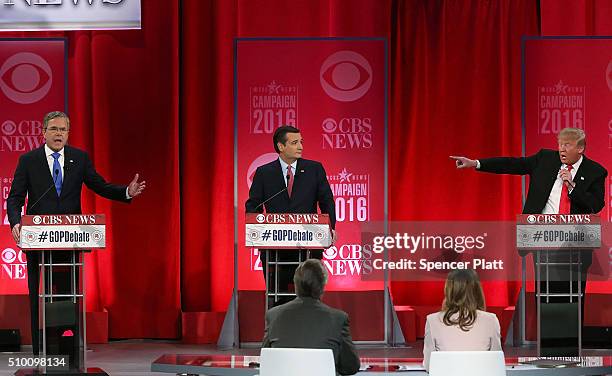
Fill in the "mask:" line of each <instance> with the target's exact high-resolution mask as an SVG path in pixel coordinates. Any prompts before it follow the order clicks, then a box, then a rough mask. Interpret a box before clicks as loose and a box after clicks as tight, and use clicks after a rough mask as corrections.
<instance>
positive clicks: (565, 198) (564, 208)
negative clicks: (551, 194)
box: [559, 165, 574, 214]
mask: <svg viewBox="0 0 612 376" xmlns="http://www.w3.org/2000/svg"><path fill="white" fill-rule="evenodd" d="M573 168H574V166H572V165H567V170H568V171H569V172H572V169H573ZM570 208H571V203H570V198H569V192H568V190H567V186H566V185H565V182H564V183H563V185H562V186H561V201H559V214H570Z"/></svg>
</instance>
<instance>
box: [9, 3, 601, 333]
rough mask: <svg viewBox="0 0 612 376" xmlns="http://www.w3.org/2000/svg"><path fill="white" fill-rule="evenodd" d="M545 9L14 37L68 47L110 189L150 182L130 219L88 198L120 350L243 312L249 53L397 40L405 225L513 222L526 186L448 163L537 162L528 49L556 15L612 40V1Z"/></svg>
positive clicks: (274, 19)
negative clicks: (236, 96)
mask: <svg viewBox="0 0 612 376" xmlns="http://www.w3.org/2000/svg"><path fill="white" fill-rule="evenodd" d="M568 3H572V4H574V3H580V4H579V5H575V6H576V7H578V8H580V9H581V10H582V11H583V14H584V15H585V17H584V18H583V20H584V25H582V24H581V25H579V26H577V28H578V29H564V27H565V26H563V27H560V26H559V25H566V22H565V21H564V20H565V18H566V17H569V15H575V14H577V13H575V12H574V13H572V12H569V13H568V11H566V10H564V9H563V8H564V6H565V5H563V4H568ZM538 4H539V3H538V2H537V1H536V0H512V1H511V0H499V1H477V0H473V1H463V0H461V1H459V0H455V1H450V0H449V1H426V0H411V1H399V0H293V1H286V0H233V1H221V0H219V1H199V0H183V1H142V7H143V29H142V30H140V31H135V30H134V31H99V32H67V33H51V34H50V33H19V34H15V33H0V37H8V36H16V35H17V36H48V35H54V36H57V35H64V36H66V37H67V38H68V39H69V45H70V53H69V76H70V82H69V103H70V115H71V117H72V124H73V127H72V132H71V136H70V137H71V140H70V142H71V143H72V144H73V145H75V146H79V147H83V148H85V149H86V150H88V151H89V152H90V153H91V155H92V158H93V160H94V163H95V165H96V167H97V169H98V170H99V171H100V172H101V173H102V174H104V175H105V176H106V177H107V178H108V179H109V180H112V181H115V182H124V183H127V182H128V181H129V180H130V179H131V178H132V177H133V174H134V173H136V172H139V173H140V174H141V176H142V177H143V178H144V179H146V180H147V190H146V191H145V193H144V194H143V195H142V197H139V198H137V199H135V200H134V201H133V203H132V204H130V205H123V204H116V203H111V202H108V201H106V200H104V199H100V198H97V197H95V196H93V195H92V194H90V193H89V194H87V195H86V199H85V200H86V205H85V208H86V210H88V211H92V212H103V213H106V214H107V215H108V217H109V219H110V221H111V226H109V227H111V228H112V233H111V234H110V247H109V249H107V250H106V251H103V252H99V253H98V254H97V255H93V256H91V257H90V260H88V261H89V265H88V267H89V274H88V275H89V277H88V294H89V299H88V307H89V308H90V309H92V308H93V309H95V310H102V309H108V311H109V314H110V321H109V326H110V337H111V338H176V337H178V336H179V333H180V330H179V313H180V311H224V310H225V309H226V308H227V304H228V302H229V298H230V296H231V289H232V285H233V242H234V240H233V226H234V217H233V213H234V205H235V203H234V198H233V170H234V166H233V140H234V134H233V121H234V118H233V111H234V109H233V86H234V82H233V64H234V61H233V38H235V37H296V36H299V37H327V36H330V37H338V36H377V37H381V36H382V37H386V38H388V41H389V65H390V66H389V72H390V74H389V84H390V86H389V87H390V93H389V94H390V103H389V169H390V172H391V173H390V175H389V176H390V177H391V178H390V181H389V213H390V219H391V220H451V219H454V220H497V219H512V218H514V215H515V214H516V213H517V212H518V211H519V210H520V188H521V186H520V178H515V177H501V176H489V175H485V174H477V173H473V172H462V173H460V172H458V171H457V170H455V168H454V164H453V163H452V162H451V161H450V160H449V159H448V155H453V154H467V155H469V156H474V157H484V156H492V155H500V154H508V155H520V153H521V123H520V113H521V107H520V103H521V102H520V100H521V97H520V96H521V92H520V80H521V75H520V63H521V50H520V39H521V37H522V36H523V35H538V34H539V20H538V13H539V12H540V13H541V22H542V29H543V30H544V32H545V33H547V34H557V33H562V32H563V31H564V30H565V31H566V32H565V33H576V32H578V31H581V32H582V33H583V34H589V35H590V34H593V33H608V34H610V30H611V28H610V20H611V19H612V17H610V14H611V13H612V11H611V10H610V5H609V4H607V2H606V1H583V2H572V1H568V2H557V1H553V0H546V1H544V0H541V7H540V9H538ZM549 15H554V16H550V17H553V18H549ZM570 18H571V17H570ZM568 27H569V26H568ZM580 28H581V29H580ZM241 147H248V145H243V146H241ZM305 153H306V156H308V155H309V154H308V150H307V149H306V150H305ZM310 157H311V158H315V159H316V156H314V155H310ZM236 205H238V208H239V210H242V208H243V205H244V203H242V202H239V203H236ZM392 289H393V296H394V300H395V302H396V304H417V303H418V304H430V305H438V304H440V302H441V296H442V289H441V284H439V283H438V284H420V285H418V286H416V285H415V284H408V283H401V284H399V283H398V284H393V286H392ZM485 289H486V294H487V301H488V304H489V305H504V304H513V302H512V296H513V295H514V293H515V292H516V286H515V285H514V284H506V283H503V282H500V283H488V284H487V285H486V287H485Z"/></svg>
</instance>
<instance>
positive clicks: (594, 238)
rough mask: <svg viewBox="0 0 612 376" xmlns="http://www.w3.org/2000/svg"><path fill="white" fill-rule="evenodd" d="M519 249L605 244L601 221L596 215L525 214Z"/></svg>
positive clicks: (519, 231) (518, 235)
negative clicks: (602, 240)
mask: <svg viewBox="0 0 612 376" xmlns="http://www.w3.org/2000/svg"><path fill="white" fill-rule="evenodd" d="M516 247H517V248H519V249H531V248H535V249H546V248H553V249H561V248H586V249H589V248H592V249H595V248H599V247H601V222H600V218H599V216H597V215H592V214H528V215H527V214H521V215H519V216H518V221H517V225H516Z"/></svg>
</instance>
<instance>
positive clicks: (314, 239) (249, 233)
mask: <svg viewBox="0 0 612 376" xmlns="http://www.w3.org/2000/svg"><path fill="white" fill-rule="evenodd" d="M330 245H331V231H330V227H329V216H328V215H327V214H294V213H291V214H289V213H287V214H280V213H268V214H247V216H246V246H247V247H262V248H270V249H274V248H289V249H296V248H315V249H320V248H328V247H329V246H330Z"/></svg>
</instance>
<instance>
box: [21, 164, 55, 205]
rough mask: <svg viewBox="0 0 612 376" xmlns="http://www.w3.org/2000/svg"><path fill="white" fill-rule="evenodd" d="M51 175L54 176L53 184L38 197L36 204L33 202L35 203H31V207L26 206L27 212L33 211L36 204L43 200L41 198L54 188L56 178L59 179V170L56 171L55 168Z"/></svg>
mask: <svg viewBox="0 0 612 376" xmlns="http://www.w3.org/2000/svg"><path fill="white" fill-rule="evenodd" d="M53 174H54V175H55V176H54V178H53V184H51V185H50V186H49V188H47V190H46V191H45V192H44V193H43V194H42V195H40V197H39V198H38V200H36V202H35V203H33V204H32V206H29V205H28V209H29V210H32V209H33V208H34V207H35V206H36V204H38V203H39V202H40V200H42V199H43V197H45V195H46V194H47V192H49V191H50V190H51V188H53V187H55V183H56V182H57V178H58V177H59V169H58V168H56V169H55V171H53Z"/></svg>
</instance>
